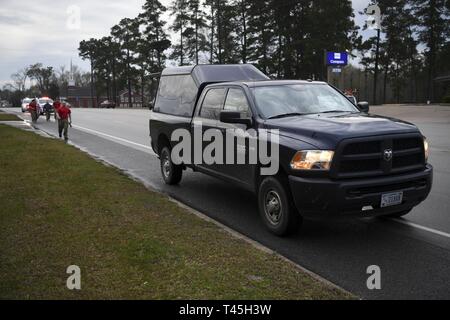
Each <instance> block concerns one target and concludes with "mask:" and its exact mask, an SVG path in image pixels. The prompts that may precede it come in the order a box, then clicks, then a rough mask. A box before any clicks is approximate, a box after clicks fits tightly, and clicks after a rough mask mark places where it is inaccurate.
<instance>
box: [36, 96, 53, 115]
mask: <svg viewBox="0 0 450 320" xmlns="http://www.w3.org/2000/svg"><path fill="white" fill-rule="evenodd" d="M46 103H49V104H50V105H51V106H52V107H51V109H50V112H51V113H53V112H55V109H54V108H53V100H52V99H50V98H48V97H42V98H39V99H38V106H39V110H40V114H41V115H43V114H44V106H45V104H46Z"/></svg>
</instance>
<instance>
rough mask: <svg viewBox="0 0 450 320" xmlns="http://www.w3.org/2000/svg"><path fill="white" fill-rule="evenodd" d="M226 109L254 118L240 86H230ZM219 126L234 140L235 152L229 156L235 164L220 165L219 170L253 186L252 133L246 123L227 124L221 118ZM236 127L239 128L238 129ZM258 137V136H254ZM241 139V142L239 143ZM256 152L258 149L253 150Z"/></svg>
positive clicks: (244, 116)
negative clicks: (250, 155)
mask: <svg viewBox="0 0 450 320" xmlns="http://www.w3.org/2000/svg"><path fill="white" fill-rule="evenodd" d="M224 110H225V111H235V112H240V113H241V118H252V113H251V109H250V106H249V103H248V100H247V96H246V94H245V92H244V91H243V90H242V89H241V88H238V87H234V88H230V89H229V90H228V92H227V96H226V99H225V104H224ZM217 126H218V128H219V129H220V130H221V131H222V132H227V130H228V135H229V137H228V139H230V138H232V139H233V140H234V154H232V155H229V156H230V157H229V158H234V161H233V164H226V163H225V164H224V165H221V166H219V168H218V171H219V172H220V173H221V174H223V175H224V176H226V177H227V178H229V179H232V180H235V181H238V182H240V183H242V184H245V185H248V186H252V181H253V175H254V172H255V170H254V169H255V166H256V165H251V164H250V163H249V152H250V148H252V149H253V146H251V145H250V144H249V140H250V138H251V135H249V133H248V131H247V130H248V129H249V128H247V126H246V125H244V124H227V123H222V122H220V120H219V121H218V124H217ZM236 129H238V130H237V131H236ZM254 138H255V139H256V137H254ZM238 141H241V143H238ZM253 151H254V152H256V151H257V150H253ZM224 154H225V159H227V156H228V155H227V150H226V148H225V150H224ZM238 158H241V159H244V160H245V163H238V161H237V160H238Z"/></svg>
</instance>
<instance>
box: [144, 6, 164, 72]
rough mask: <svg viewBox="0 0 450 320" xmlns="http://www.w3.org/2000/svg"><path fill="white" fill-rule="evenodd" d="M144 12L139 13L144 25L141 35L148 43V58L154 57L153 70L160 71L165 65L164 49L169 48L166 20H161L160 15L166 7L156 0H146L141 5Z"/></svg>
mask: <svg viewBox="0 0 450 320" xmlns="http://www.w3.org/2000/svg"><path fill="white" fill-rule="evenodd" d="M143 10H144V12H143V13H141V14H140V15H139V18H140V19H141V24H143V25H144V31H143V33H142V37H143V38H144V39H145V41H147V42H148V43H149V48H150V50H151V51H150V52H152V54H151V55H150V60H151V59H153V56H154V57H155V61H156V68H155V70H153V72H160V71H162V69H163V68H164V66H165V61H166V58H167V57H166V55H165V51H166V50H167V49H168V48H170V46H171V42H170V40H169V39H168V36H167V33H166V32H165V31H164V26H165V25H166V22H165V21H163V20H162V15H163V14H164V12H166V11H167V8H166V7H165V6H163V5H162V4H161V2H159V1H158V0H146V2H145V4H144V6H143Z"/></svg>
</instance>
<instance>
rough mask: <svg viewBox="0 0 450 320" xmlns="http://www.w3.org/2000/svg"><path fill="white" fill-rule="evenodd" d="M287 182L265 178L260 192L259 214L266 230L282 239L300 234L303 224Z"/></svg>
mask: <svg viewBox="0 0 450 320" xmlns="http://www.w3.org/2000/svg"><path fill="white" fill-rule="evenodd" d="M285 180H286V179H282V178H278V177H268V178H265V179H264V180H263V181H262V182H261V184H260V187H259V191H258V207H259V214H260V216H261V218H262V220H263V222H264V224H265V226H266V228H267V229H268V230H269V231H270V232H271V233H273V234H275V235H277V236H280V237H285V236H289V235H292V234H293V233H296V232H298V230H299V229H300V227H301V225H302V222H303V219H302V217H301V215H300V214H299V212H298V211H297V208H296V207H295V204H294V201H293V199H292V195H291V193H290V190H289V185H288V182H287V181H285Z"/></svg>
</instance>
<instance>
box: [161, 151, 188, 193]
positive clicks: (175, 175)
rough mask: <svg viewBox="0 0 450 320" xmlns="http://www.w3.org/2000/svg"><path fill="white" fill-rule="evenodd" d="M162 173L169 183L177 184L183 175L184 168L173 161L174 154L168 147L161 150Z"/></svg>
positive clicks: (165, 180)
mask: <svg viewBox="0 0 450 320" xmlns="http://www.w3.org/2000/svg"><path fill="white" fill-rule="evenodd" d="M160 158H161V174H162V176H163V179H164V182H165V183H166V184H168V185H177V184H179V183H180V182H181V179H182V177H183V168H182V167H181V166H177V165H175V164H174V163H173V162H172V155H171V152H170V149H169V148H168V147H164V148H163V149H162V151H161V156H160Z"/></svg>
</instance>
